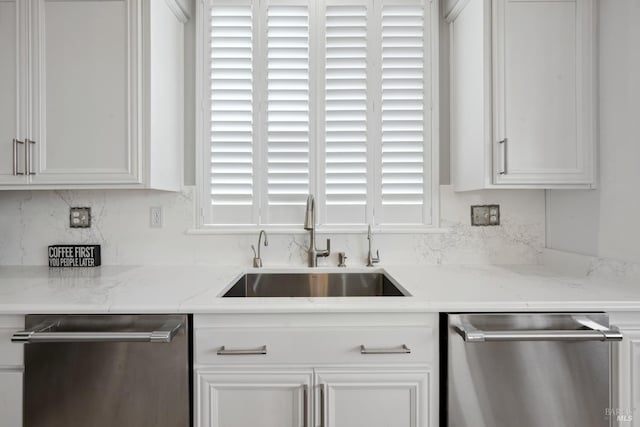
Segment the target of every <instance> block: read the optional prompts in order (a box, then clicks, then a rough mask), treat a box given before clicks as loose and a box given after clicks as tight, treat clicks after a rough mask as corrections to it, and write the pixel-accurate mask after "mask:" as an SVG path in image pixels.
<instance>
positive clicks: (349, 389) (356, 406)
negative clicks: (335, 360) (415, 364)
mask: <svg viewBox="0 0 640 427" xmlns="http://www.w3.org/2000/svg"><path fill="white" fill-rule="evenodd" d="M429 376H430V375H429V372H428V371H401V370H389V371H384V370H367V371H364V370H357V371H356V370H353V371H351V370H345V371H329V370H318V371H316V378H315V387H316V388H317V390H318V393H316V425H320V426H322V427H388V426H394V427H427V426H430V425H432V424H431V421H430V420H431V417H432V414H431V412H432V411H431V408H430V405H431V403H430V402H431V400H430V396H429Z"/></svg>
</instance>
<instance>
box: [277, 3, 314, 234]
mask: <svg viewBox="0 0 640 427" xmlns="http://www.w3.org/2000/svg"><path fill="white" fill-rule="evenodd" d="M309 91H310V89H309V12H308V9H307V7H306V6H269V7H268V11H267V198H268V204H269V206H270V208H269V210H270V213H269V214H268V215H269V218H270V222H272V223H275V222H280V221H284V222H288V221H289V219H290V218H284V217H288V216H289V215H284V214H283V212H289V211H287V210H286V208H283V206H291V205H304V204H305V202H306V198H307V195H308V194H309V137H310V128H309V126H310V123H309V104H310V100H309ZM278 205H280V206H281V208H278V207H277V206H278ZM283 209H284V210H283ZM296 212H297V210H296ZM291 219H292V220H293V221H297V220H299V221H302V217H301V216H300V215H297V217H296V218H291Z"/></svg>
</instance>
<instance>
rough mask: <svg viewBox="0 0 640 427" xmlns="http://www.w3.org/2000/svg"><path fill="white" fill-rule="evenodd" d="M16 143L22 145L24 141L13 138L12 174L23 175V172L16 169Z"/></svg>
mask: <svg viewBox="0 0 640 427" xmlns="http://www.w3.org/2000/svg"><path fill="white" fill-rule="evenodd" d="M18 144H22V145H24V141H20V140H19V139H16V138H13V175H14V176H18V175H24V172H20V171H19V170H18Z"/></svg>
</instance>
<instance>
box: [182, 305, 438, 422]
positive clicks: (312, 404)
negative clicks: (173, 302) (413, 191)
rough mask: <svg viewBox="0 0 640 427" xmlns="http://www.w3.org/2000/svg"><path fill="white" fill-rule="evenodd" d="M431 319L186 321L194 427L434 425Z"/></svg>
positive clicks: (315, 317)
mask: <svg viewBox="0 0 640 427" xmlns="http://www.w3.org/2000/svg"><path fill="white" fill-rule="evenodd" d="M437 320H438V318H437V315H424V314H384V315H380V314H377V315H373V314H359V315H344V314H333V315H317V314H313V315H312V314H298V315H293V314H291V315H285V314H280V315H247V316H242V317H240V316H237V315H202V316H194V359H195V360H194V372H195V389H196V390H195V411H196V414H195V420H196V426H198V427H254V426H260V427H271V426H273V427H276V426H277V427H311V426H314V427H387V426H393V427H435V426H437V424H438V413H437V409H438V405H437V402H438V400H437V399H438V396H437V390H438V383H437V381H438V375H437V372H438V365H437V364H438V340H437V331H438V328H437Z"/></svg>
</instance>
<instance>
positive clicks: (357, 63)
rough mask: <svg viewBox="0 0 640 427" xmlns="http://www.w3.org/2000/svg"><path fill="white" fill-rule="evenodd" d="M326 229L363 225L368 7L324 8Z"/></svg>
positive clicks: (365, 166) (330, 6) (366, 123)
mask: <svg viewBox="0 0 640 427" xmlns="http://www.w3.org/2000/svg"><path fill="white" fill-rule="evenodd" d="M323 53H324V60H325V70H324V72H325V76H324V110H325V123H324V143H325V145H324V147H325V153H324V154H325V176H324V179H325V189H324V190H325V202H326V208H325V212H326V219H325V221H326V222H327V223H334V224H335V223H364V222H365V221H366V205H367V182H368V177H367V163H368V161H367V140H368V131H367V125H368V118H367V113H368V96H367V54H368V46H367V7H366V6H364V5H352V6H342V5H328V6H327V7H326V14H325V34H324V52H323Z"/></svg>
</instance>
